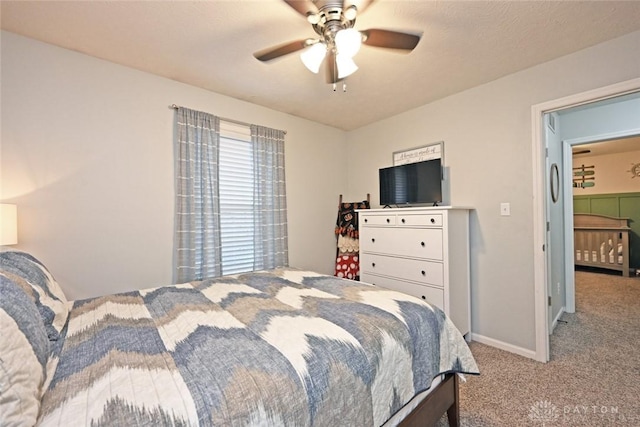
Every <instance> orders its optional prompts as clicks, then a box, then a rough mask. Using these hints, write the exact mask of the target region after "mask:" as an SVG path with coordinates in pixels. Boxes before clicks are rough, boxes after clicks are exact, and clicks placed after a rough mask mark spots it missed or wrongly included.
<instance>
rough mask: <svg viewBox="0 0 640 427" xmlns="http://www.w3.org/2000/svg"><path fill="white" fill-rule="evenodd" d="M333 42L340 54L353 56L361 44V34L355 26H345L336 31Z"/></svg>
mask: <svg viewBox="0 0 640 427" xmlns="http://www.w3.org/2000/svg"><path fill="white" fill-rule="evenodd" d="M335 43H336V49H337V50H338V53H339V54H340V55H345V56H348V57H349V58H353V57H354V56H355V55H356V53H358V51H359V50H360V46H361V45H362V34H360V31H358V30H356V29H355V28H346V29H344V30H340V31H338V32H337V33H336V37H335Z"/></svg>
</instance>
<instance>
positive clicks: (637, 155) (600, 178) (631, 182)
mask: <svg viewBox="0 0 640 427" xmlns="http://www.w3.org/2000/svg"><path fill="white" fill-rule="evenodd" d="M639 117H640V116H639ZM638 120H640V118H639V119H638ZM636 164H640V149H639V150H637V151H630V152H626V153H614V154H606V155H601V156H587V155H584V156H573V167H574V168H576V167H580V166H581V165H585V166H595V168H594V169H593V170H594V171H595V173H594V175H593V176H595V180H594V182H595V186H593V187H586V188H574V189H573V195H574V196H588V195H591V194H611V193H637V192H640V178H639V177H634V176H633V175H632V174H631V172H630V171H631V167H632V166H633V165H636Z"/></svg>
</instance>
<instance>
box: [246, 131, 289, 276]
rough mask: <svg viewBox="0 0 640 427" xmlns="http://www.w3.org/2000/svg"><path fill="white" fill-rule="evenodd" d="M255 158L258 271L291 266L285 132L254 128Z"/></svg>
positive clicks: (256, 257)
mask: <svg viewBox="0 0 640 427" xmlns="http://www.w3.org/2000/svg"><path fill="white" fill-rule="evenodd" d="M251 140H252V142H253V156H254V157H253V159H254V177H255V181H254V187H253V189H254V190H253V192H254V202H255V209H254V250H255V255H254V270H260V269H267V268H274V267H282V266H287V265H288V264H289V251H288V243H287V241H288V235H287V200H286V187H285V179H284V178H285V176H284V131H281V130H276V129H269V128H266V127H263V126H257V125H251Z"/></svg>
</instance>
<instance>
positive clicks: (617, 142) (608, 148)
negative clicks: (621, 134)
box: [572, 136, 640, 157]
mask: <svg viewBox="0 0 640 427" xmlns="http://www.w3.org/2000/svg"><path fill="white" fill-rule="evenodd" d="M572 148H573V155H574V156H581V157H593V156H604V155H606V154H616V153H627V152H630V151H640V136H632V137H629V138H623V139H614V140H610V141H603V142H592V143H589V144H580V145H574V146H573V147H572ZM585 151H588V152H585Z"/></svg>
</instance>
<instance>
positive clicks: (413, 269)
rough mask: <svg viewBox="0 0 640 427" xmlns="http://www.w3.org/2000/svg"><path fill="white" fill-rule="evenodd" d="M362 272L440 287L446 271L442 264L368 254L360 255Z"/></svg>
mask: <svg viewBox="0 0 640 427" xmlns="http://www.w3.org/2000/svg"><path fill="white" fill-rule="evenodd" d="M360 271H361V272H363V271H364V272H367V273H373V274H379V275H383V276H393V277H397V278H399V279H405V280H411V281H414V282H419V283H424V284H430V285H434V286H440V287H441V286H443V284H444V270H443V266H442V263H440V262H431V261H421V260H416V259H406V258H395V257H390V256H385V255H375V254H366V255H360Z"/></svg>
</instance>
